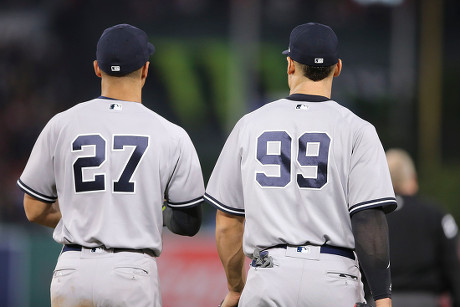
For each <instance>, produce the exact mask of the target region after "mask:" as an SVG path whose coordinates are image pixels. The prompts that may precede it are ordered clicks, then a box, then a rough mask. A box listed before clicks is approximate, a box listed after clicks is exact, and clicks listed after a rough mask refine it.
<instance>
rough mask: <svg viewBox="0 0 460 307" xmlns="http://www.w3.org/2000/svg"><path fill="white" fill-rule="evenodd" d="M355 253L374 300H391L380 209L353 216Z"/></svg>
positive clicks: (385, 230)
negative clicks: (388, 298) (389, 298)
mask: <svg viewBox="0 0 460 307" xmlns="http://www.w3.org/2000/svg"><path fill="white" fill-rule="evenodd" d="M351 226H352V230H353V235H354V237H355V246H356V250H355V251H356V254H357V256H358V260H359V263H360V266H361V268H362V270H363V272H364V275H365V277H366V279H367V282H368V284H369V288H370V290H371V294H372V296H373V298H374V300H378V299H383V298H387V297H391V274H390V246H389V238H388V224H387V220H386V217H385V213H384V212H383V210H382V209H381V208H374V209H367V210H362V211H359V212H357V213H355V214H354V215H353V216H352V218H351Z"/></svg>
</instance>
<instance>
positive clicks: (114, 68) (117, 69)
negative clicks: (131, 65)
mask: <svg viewBox="0 0 460 307" xmlns="http://www.w3.org/2000/svg"><path fill="white" fill-rule="evenodd" d="M110 70H111V71H120V66H118V65H115V66H110Z"/></svg>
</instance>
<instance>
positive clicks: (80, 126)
mask: <svg viewBox="0 0 460 307" xmlns="http://www.w3.org/2000/svg"><path fill="white" fill-rule="evenodd" d="M18 185H19V187H20V188H21V189H22V190H23V191H24V192H26V193H28V194H30V195H31V196H33V197H35V198H37V199H39V200H41V201H44V202H50V203H52V202H55V201H56V200H57V199H59V207H60V210H61V213H62V219H61V221H60V222H59V224H58V225H57V227H56V229H55V230H54V233H53V237H54V239H55V240H56V241H57V242H59V243H62V244H69V243H71V244H79V245H82V246H85V247H90V248H91V247H97V246H101V245H104V246H105V247H107V248H114V247H115V248H132V249H152V250H153V251H154V252H155V254H157V255H159V254H160V253H161V249H162V243H161V234H162V228H163V217H162V205H163V201H164V199H166V202H167V204H168V205H169V206H171V207H188V206H193V205H196V204H197V203H199V202H201V201H202V199H203V194H204V184H203V178H202V173H201V167H200V163H199V160H198V157H197V154H196V151H195V148H194V146H193V144H192V141H191V140H190V138H189V136H188V135H187V133H186V132H185V131H184V130H183V129H182V128H180V127H179V126H177V125H174V124H172V123H170V122H168V121H167V120H166V119H164V118H162V117H161V116H159V115H158V114H156V113H155V112H153V111H151V110H149V109H148V108H146V107H145V106H144V105H142V104H140V103H136V102H130V101H120V100H113V99H109V98H106V97H99V98H98V99H93V100H90V101H87V102H84V103H81V104H78V105H76V106H74V107H72V108H70V109H68V110H67V111H64V112H62V113H59V114H57V115H56V116H54V117H53V118H52V119H51V120H50V121H49V122H48V124H47V125H46V126H45V128H44V129H43V131H42V132H41V134H40V136H39V137H38V139H37V142H36V144H35V145H34V148H33V150H32V153H31V155H30V158H29V161H28V163H27V165H26V167H25V169H24V172H23V173H22V175H21V177H20V179H19V180H18Z"/></svg>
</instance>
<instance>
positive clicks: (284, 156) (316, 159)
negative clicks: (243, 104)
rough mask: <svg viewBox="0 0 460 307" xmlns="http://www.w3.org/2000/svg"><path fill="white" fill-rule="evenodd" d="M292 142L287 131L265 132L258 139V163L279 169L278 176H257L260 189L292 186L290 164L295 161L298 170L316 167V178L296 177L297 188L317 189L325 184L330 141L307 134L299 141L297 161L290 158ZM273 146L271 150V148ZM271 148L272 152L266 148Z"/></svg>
mask: <svg viewBox="0 0 460 307" xmlns="http://www.w3.org/2000/svg"><path fill="white" fill-rule="evenodd" d="M291 143H292V138H291V136H290V135H289V134H288V133H287V132H286V131H266V132H264V133H262V134H261V135H260V136H259V137H258V138H257V160H258V161H259V162H260V163H261V164H262V165H277V166H279V170H280V172H279V176H267V175H266V174H265V173H256V181H257V182H258V183H259V184H260V185H261V186H262V187H285V186H286V185H288V183H289V182H291V169H292V168H291V162H292V160H293V158H294V159H296V162H297V163H298V165H299V166H300V167H305V166H309V167H315V168H316V177H315V178H305V177H304V176H303V175H302V174H297V178H296V179H297V180H296V181H297V184H298V186H299V187H300V188H313V189H320V188H321V187H323V186H324V185H325V184H326V183H327V164H328V159H329V146H330V144H331V139H330V137H329V136H328V135H327V134H326V133H323V132H306V133H304V134H302V135H301V136H300V137H299V140H298V142H297V146H295V148H296V151H297V157H292V154H291ZM273 145H274V146H273ZM270 146H273V147H274V148H275V150H272V149H270V148H269V147H270Z"/></svg>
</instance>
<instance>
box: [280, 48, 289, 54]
mask: <svg viewBox="0 0 460 307" xmlns="http://www.w3.org/2000/svg"><path fill="white" fill-rule="evenodd" d="M281 54H284V55H289V49H287V50H284V51H283V52H281Z"/></svg>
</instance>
